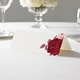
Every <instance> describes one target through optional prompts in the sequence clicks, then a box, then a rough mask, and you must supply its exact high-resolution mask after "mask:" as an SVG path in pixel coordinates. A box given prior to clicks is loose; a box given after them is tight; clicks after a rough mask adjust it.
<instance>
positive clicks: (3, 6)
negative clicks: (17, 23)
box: [0, 0, 13, 36]
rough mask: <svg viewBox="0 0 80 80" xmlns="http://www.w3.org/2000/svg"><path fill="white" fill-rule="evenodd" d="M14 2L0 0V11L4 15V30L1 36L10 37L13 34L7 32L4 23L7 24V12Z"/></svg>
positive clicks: (1, 31) (11, 0)
mask: <svg viewBox="0 0 80 80" xmlns="http://www.w3.org/2000/svg"><path fill="white" fill-rule="evenodd" d="M12 2H13V0H0V11H1V14H2V29H1V30H0V36H10V35H12V34H13V33H12V32H9V31H7V30H5V28H4V23H5V12H6V10H7V9H8V8H9V7H10V5H11V3H12Z"/></svg>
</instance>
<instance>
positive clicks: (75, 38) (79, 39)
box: [67, 34, 80, 42]
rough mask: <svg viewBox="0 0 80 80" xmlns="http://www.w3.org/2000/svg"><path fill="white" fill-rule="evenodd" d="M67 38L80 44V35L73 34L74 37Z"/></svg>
mask: <svg viewBox="0 0 80 80" xmlns="http://www.w3.org/2000/svg"><path fill="white" fill-rule="evenodd" d="M67 37H68V38H71V39H74V40H75V41H79V42H80V34H72V35H68V36H67Z"/></svg>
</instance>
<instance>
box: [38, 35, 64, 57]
mask: <svg viewBox="0 0 80 80" xmlns="http://www.w3.org/2000/svg"><path fill="white" fill-rule="evenodd" d="M63 38H64V34H59V35H58V36H55V37H54V39H52V40H51V39H49V40H48V41H47V45H46V44H42V45H41V46H40V48H44V49H45V50H46V51H47V52H48V53H50V55H54V56H55V55H58V54H59V51H60V48H61V45H62V41H63Z"/></svg>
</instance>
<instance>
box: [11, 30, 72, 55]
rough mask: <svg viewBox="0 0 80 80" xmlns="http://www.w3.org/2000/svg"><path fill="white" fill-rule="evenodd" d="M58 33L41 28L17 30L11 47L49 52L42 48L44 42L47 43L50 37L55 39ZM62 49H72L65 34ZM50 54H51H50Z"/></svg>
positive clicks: (27, 50)
mask: <svg viewBox="0 0 80 80" xmlns="http://www.w3.org/2000/svg"><path fill="white" fill-rule="evenodd" d="M56 35H57V34H54V33H53V32H50V31H41V30H34V29H33V30H17V31H16V32H15V35H14V38H13V41H12V44H11V47H10V48H11V49H15V50H21V51H25V52H32V53H40V54H41V53H42V54H48V53H47V51H46V50H45V49H40V46H41V45H42V44H47V41H48V40H49V39H53V38H54V37H55V36H56ZM61 49H62V50H71V47H70V45H69V42H68V40H67V38H66V36H64V39H63V42H62V46H61ZM48 55H49V54H48Z"/></svg>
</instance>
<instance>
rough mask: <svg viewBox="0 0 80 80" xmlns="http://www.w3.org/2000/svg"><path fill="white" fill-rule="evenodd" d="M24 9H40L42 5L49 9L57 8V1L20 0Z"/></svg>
mask: <svg viewBox="0 0 80 80" xmlns="http://www.w3.org/2000/svg"><path fill="white" fill-rule="evenodd" d="M19 1H20V5H21V6H22V7H40V6H41V5H43V6H47V7H56V6H57V0H19Z"/></svg>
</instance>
